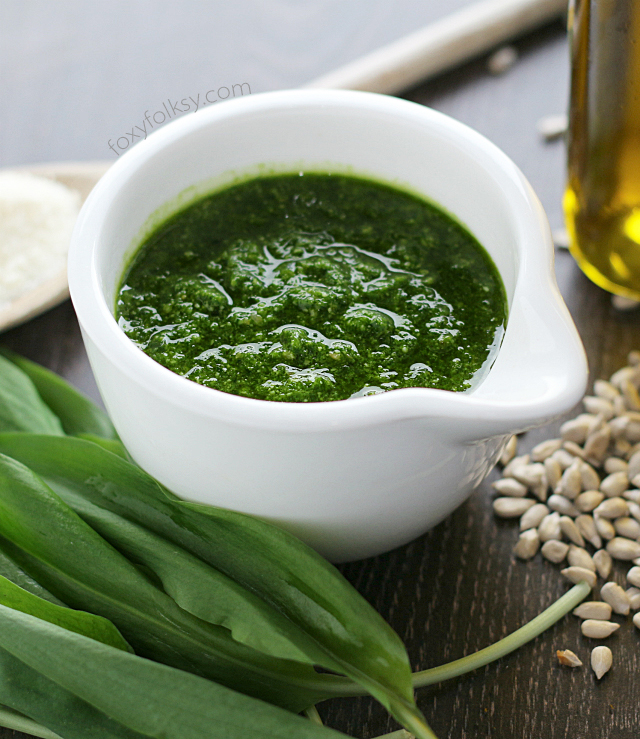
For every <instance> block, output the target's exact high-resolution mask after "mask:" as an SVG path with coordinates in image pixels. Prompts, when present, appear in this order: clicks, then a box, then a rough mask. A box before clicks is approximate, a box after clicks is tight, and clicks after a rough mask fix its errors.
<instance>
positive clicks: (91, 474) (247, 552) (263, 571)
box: [0, 434, 423, 734]
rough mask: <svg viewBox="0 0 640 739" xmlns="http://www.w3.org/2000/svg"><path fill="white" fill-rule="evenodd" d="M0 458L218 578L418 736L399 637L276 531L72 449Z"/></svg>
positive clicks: (44, 440) (14, 441)
mask: <svg viewBox="0 0 640 739" xmlns="http://www.w3.org/2000/svg"><path fill="white" fill-rule="evenodd" d="M0 451H1V452H3V453H5V454H8V455H10V456H12V457H15V458H17V459H20V460H21V461H22V462H23V463H24V464H26V465H28V466H29V467H32V468H33V469H34V470H35V471H37V473H38V474H39V475H41V476H42V477H43V478H44V479H45V480H46V482H47V483H48V484H49V485H51V487H52V488H53V489H55V490H56V491H57V492H58V493H59V494H61V495H64V494H65V493H64V491H65V490H66V491H68V492H73V493H75V494H77V495H80V496H81V497H83V498H85V499H86V500H88V501H90V502H91V503H93V504H95V505H98V506H100V507H103V508H105V509H107V510H109V511H111V512H112V513H115V514H117V515H119V516H121V517H122V518H126V519H127V520H129V521H131V522H134V523H136V524H138V525H141V526H143V527H145V528H147V529H149V530H151V531H153V532H154V533H155V534H157V535H159V536H161V537H163V538H164V539H166V540H168V541H171V542H173V543H174V544H176V545H178V546H180V547H181V548H182V549H184V550H186V551H188V552H190V553H191V554H192V555H194V556H195V557H198V558H199V559H200V560H201V561H202V562H205V563H206V564H208V565H210V566H211V567H214V568H216V569H217V570H219V571H220V572H222V573H224V574H225V575H227V577H229V578H230V579H231V580H233V581H234V582H236V583H237V584H238V585H240V586H242V587H244V588H246V589H247V590H248V591H250V592H252V593H253V594H254V595H256V596H257V597H259V598H260V599H261V600H262V601H263V602H264V603H265V604H266V605H268V606H270V607H271V608H273V609H275V610H276V611H278V612H279V613H280V614H281V615H282V616H284V617H285V618H286V619H287V620H288V621H289V622H290V624H291V628H292V629H298V630H299V631H300V632H301V633H302V635H303V637H300V638H299V639H297V640H296V641H295V644H296V646H297V647H298V648H300V649H303V650H304V651H305V654H306V655H307V659H308V660H309V662H312V663H315V664H318V665H320V666H322V667H325V668H326V669H329V670H333V671H335V672H338V673H342V674H344V675H347V676H348V677H349V678H351V679H352V680H354V681H355V682H357V683H359V684H360V685H362V686H363V687H364V688H365V689H366V690H367V691H368V692H370V693H371V694H372V695H373V696H374V697H376V698H377V699H378V700H379V701H380V702H381V703H382V704H383V705H384V706H385V707H386V708H387V709H388V710H389V711H390V712H391V713H392V714H393V715H394V716H395V717H396V718H397V719H398V720H399V721H400V722H401V723H403V724H404V725H405V726H408V725H409V724H410V725H411V726H412V727H413V728H414V733H416V734H420V733H421V727H422V725H423V718H422V716H421V714H420V713H419V711H418V710H417V708H416V707H415V703H414V700H413V689H412V685H411V670H410V666H409V661H408V658H407V654H406V651H405V649H404V646H403V644H402V642H401V641H400V639H399V637H398V636H397V635H396V634H395V632H394V631H393V630H392V629H391V628H390V627H389V626H388V624H386V623H385V621H384V620H383V619H382V618H381V617H380V615H379V614H378V613H377V612H376V611H375V610H374V609H373V608H372V607H371V606H370V605H369V604H368V603H367V602H366V601H365V600H364V599H363V598H362V597H361V596H360V595H359V594H358V593H357V591H356V590H355V589H354V588H353V587H352V586H351V585H350V584H349V583H348V582H347V581H346V580H345V579H344V578H343V577H342V576H341V575H340V573H339V572H338V571H337V570H336V569H335V568H334V567H333V566H332V565H330V564H329V563H328V562H326V560H324V559H323V558H322V557H320V556H319V555H318V554H317V553H316V552H314V551H313V550H311V549H310V548H309V547H307V546H306V545H304V544H303V543H302V542H300V541H299V540H298V539H296V538H295V537H293V536H292V535H290V534H288V533H287V532H284V531H282V530H280V529H278V528H276V527H275V526H272V525H270V524H268V523H265V522H263V521H260V520H258V519H256V518H253V517H251V516H246V515H243V514H240V513H235V512H233V511H228V510H224V509H219V508H213V507H208V506H199V505H197V504H190V503H185V502H183V501H180V500H178V499H177V498H176V497H175V496H173V495H172V494H171V493H169V492H168V491H166V490H164V489H163V488H161V486H160V485H159V484H158V483H157V482H156V481H155V480H153V478H151V477H149V476H148V475H146V473H144V472H143V471H142V470H140V469H139V468H137V467H135V466H133V465H131V464H127V463H126V462H125V461H123V460H122V459H120V458H118V457H116V456H114V455H110V454H109V453H108V452H106V451H105V450H103V449H100V448H98V447H97V446H95V445H91V444H88V443H87V442H83V441H81V440H79V439H71V438H67V439H55V438H53V437H35V436H30V437H29V438H28V439H27V438H26V437H25V438H24V439H21V438H20V436H19V435H16V434H14V435H10V434H2V435H0Z"/></svg>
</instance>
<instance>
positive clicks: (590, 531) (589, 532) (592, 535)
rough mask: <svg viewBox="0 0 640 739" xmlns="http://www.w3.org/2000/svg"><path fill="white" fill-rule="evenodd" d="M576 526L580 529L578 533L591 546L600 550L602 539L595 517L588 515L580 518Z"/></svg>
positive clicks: (577, 519)
mask: <svg viewBox="0 0 640 739" xmlns="http://www.w3.org/2000/svg"><path fill="white" fill-rule="evenodd" d="M576 526H577V527H578V531H579V532H580V533H581V534H582V536H584V538H585V539H586V540H587V541H588V542H589V543H590V544H592V545H593V546H594V547H595V548H596V549H600V547H601V546H602V539H601V538H600V535H599V534H598V530H597V529H596V523H595V521H594V520H593V516H589V515H588V514H586V513H585V514H583V515H582V516H578V518H576Z"/></svg>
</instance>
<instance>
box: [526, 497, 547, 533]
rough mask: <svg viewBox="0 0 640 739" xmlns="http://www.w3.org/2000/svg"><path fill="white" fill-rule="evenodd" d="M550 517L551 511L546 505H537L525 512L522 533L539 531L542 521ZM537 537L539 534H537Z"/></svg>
mask: <svg viewBox="0 0 640 739" xmlns="http://www.w3.org/2000/svg"><path fill="white" fill-rule="evenodd" d="M547 515H549V509H548V508H547V506H546V505H545V504H544V503H536V504H535V505H533V506H531V508H529V510H528V511H525V512H524V513H523V514H522V517H521V518H520V531H526V530H527V529H537V528H538V526H539V525H540V523H541V521H542V519H543V518H544V517H545V516H547ZM536 536H537V532H536Z"/></svg>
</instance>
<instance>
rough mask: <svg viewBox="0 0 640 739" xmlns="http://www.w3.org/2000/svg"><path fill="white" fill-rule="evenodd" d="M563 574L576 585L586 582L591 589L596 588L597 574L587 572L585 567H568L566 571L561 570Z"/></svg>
mask: <svg viewBox="0 0 640 739" xmlns="http://www.w3.org/2000/svg"><path fill="white" fill-rule="evenodd" d="M561 573H562V574H563V575H564V576H565V577H566V578H567V580H570V581H571V582H572V583H573V584H574V585H577V584H578V583H579V582H583V581H584V582H586V583H587V585H588V586H589V587H590V588H595V586H596V575H595V572H591V570H585V568H584V567H567V568H565V569H564V570H561Z"/></svg>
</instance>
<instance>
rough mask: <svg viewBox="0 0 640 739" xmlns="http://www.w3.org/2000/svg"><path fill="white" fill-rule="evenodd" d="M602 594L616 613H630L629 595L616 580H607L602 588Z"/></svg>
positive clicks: (625, 614) (603, 598) (621, 614)
mask: <svg viewBox="0 0 640 739" xmlns="http://www.w3.org/2000/svg"><path fill="white" fill-rule="evenodd" d="M600 596H601V597H602V600H603V601H604V602H605V603H608V604H609V605H610V606H611V608H613V610H614V613H618V614H619V615H620V616H627V615H629V608H630V606H631V604H630V603H629V596H628V595H627V594H626V593H625V591H624V590H623V589H622V588H621V587H620V586H619V585H618V584H617V583H615V582H606V583H605V584H604V585H603V586H602V588H600Z"/></svg>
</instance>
